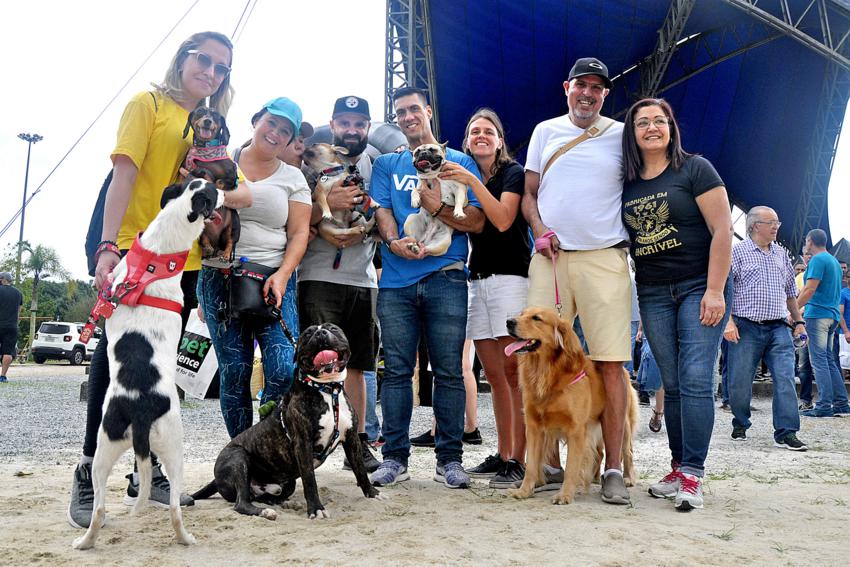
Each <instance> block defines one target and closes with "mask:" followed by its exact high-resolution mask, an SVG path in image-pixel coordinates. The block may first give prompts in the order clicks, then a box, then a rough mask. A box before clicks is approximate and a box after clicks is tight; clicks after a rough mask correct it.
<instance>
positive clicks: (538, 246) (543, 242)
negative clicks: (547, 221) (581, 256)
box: [534, 230, 562, 317]
mask: <svg viewBox="0 0 850 567" xmlns="http://www.w3.org/2000/svg"><path fill="white" fill-rule="evenodd" d="M554 237H555V232H554V231H552V230H550V231H548V232H546V233H544V234H543V235H542V236H540V238H536V239H535V240H534V249H535V250H537V251H538V252H543V251H544V250H547V249H548V250H550V251H551V252H552V279H553V281H554V282H555V309H557V310H558V317H560V316H561V307H562V305H561V292H560V291H559V290H558V270H557V266H556V263H557V256H558V251H557V250H555V249H553V248H552V238H554Z"/></svg>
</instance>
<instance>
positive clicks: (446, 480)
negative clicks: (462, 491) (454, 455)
mask: <svg viewBox="0 0 850 567" xmlns="http://www.w3.org/2000/svg"><path fill="white" fill-rule="evenodd" d="M434 480H435V481H437V482H442V483H443V484H445V485H446V486H447V487H448V488H469V484H470V480H469V475H468V474H466V471H465V470H463V465H461V464H460V463H459V462H457V461H451V462H448V463H445V464H442V465H441V464H440V463H437V470H436V472H435V473H434Z"/></svg>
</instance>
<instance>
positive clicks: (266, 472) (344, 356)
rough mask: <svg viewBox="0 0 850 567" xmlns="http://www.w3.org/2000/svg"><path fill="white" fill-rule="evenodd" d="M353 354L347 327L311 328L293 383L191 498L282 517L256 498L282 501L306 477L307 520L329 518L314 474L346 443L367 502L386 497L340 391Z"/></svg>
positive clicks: (233, 445) (304, 335)
mask: <svg viewBox="0 0 850 567" xmlns="http://www.w3.org/2000/svg"><path fill="white" fill-rule="evenodd" d="M350 354H351V351H350V350H349V346H348V340H347V339H346V337H345V334H344V333H343V332H342V329H340V328H339V327H337V326H336V325H333V324H330V323H325V324H322V325H313V326H312V327H309V328H307V330H305V331H304V332H303V333H302V334H301V337H300V338H299V340H298V347H297V349H296V353H295V356H296V361H297V364H298V368H297V370H296V377H295V382H294V383H293V385H292V388H291V389H290V391H289V393H287V394H286V395H285V396H284V397H283V400H282V402H281V403H280V404H279V405H278V406H277V407H276V408H275V409H274V411H273V412H272V413H271V414H270V415H269V416H268V417H266V418H265V419H263V420H262V421H260V422H259V423H257V424H255V425H254V426H253V427H251V428H249V429H247V430H246V431H243V432H242V433H240V434H239V435H237V436H236V437H235V438H234V439H233V440H232V441H231V442H230V443H229V444H228V445H227V446H226V447H225V448H224V449H222V451H221V453H220V454H219V456H218V459H217V460H216V462H215V469H214V472H215V479H214V480H213V481H212V482H210V483H209V484H207V485H206V486H205V487H204V488H202V489H201V490H199V491H198V492H196V493H195V494H193V495H192V496H193V498H195V499H196V500H201V499H204V498H208V497H210V496H212V495H213V494H215V493H216V492H218V493H220V494H221V495H222V496H223V497H224V499H225V500H227V501H228V502H235V506H234V509H235V510H236V511H237V512H239V513H240V514H246V515H249V516H262V517H264V518H268V519H269V520H274V519H276V518H277V512H275V511H274V510H273V509H272V508H260V507H258V506H255V505H254V504H253V503H252V500H256V501H258V502H263V503H266V504H282V503H283V502H284V501H285V500H286V499H287V498H289V497H290V496H291V495H292V493H293V492H294V491H295V479H297V478H299V477H300V478H301V484H302V485H303V487H304V498H305V499H306V500H307V517H309V518H327V517H329V515H328V513H327V511H326V510H325V507H324V506H323V505H322V502H321V500H319V489H318V487H317V486H316V474H315V469H316V468H318V467H319V466H321V464H322V463H323V462H324V461H325V459H326V458H327V457H328V455H330V454H331V452H333V450H334V449H335V448H336V446H337V445H338V444H340V443H342V446H343V449H345V455H346V456H347V457H348V461H349V462H350V463H351V466H352V468H353V470H354V476H355V478H356V479H357V486H359V487H360V489H361V490H362V491H363V495H364V496H366V497H367V498H380V496H379V492H378V490H377V489H376V488H375V487H374V486H372V483H371V482H369V476H368V475H367V473H366V467H365V465H364V464H363V448H362V447H361V443H362V441H361V440H360V437H358V435H357V416H356V415H355V414H354V411H352V409H351V405H350V404H349V402H348V398H347V397H346V396H345V392H344V391H343V389H342V385H343V381H344V380H345V373H346V370H345V365H346V364H347V362H348V358H349V356H350Z"/></svg>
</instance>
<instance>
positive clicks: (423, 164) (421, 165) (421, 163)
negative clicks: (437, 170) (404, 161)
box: [416, 159, 431, 169]
mask: <svg viewBox="0 0 850 567" xmlns="http://www.w3.org/2000/svg"><path fill="white" fill-rule="evenodd" d="M416 165H417V166H419V169H425V168H426V167H428V166H429V165H431V162H429V161H428V160H427V159H421V160H419V163H418V164H416Z"/></svg>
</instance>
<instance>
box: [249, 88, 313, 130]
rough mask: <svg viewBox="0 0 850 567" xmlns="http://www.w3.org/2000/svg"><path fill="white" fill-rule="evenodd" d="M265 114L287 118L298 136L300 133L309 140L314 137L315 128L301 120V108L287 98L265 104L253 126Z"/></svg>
mask: <svg viewBox="0 0 850 567" xmlns="http://www.w3.org/2000/svg"><path fill="white" fill-rule="evenodd" d="M264 112H269V113H271V114H274V115H275V116H280V117H281V118H286V119H287V120H289V121H290V122H291V123H292V126H293V127H294V129H295V132H296V134H298V133H300V135H301V136H302V137H304V138H309V137H310V136H312V135H313V126H312V125H311V124H310V123H309V122H304V121H302V120H301V107H299V106H298V105H297V104H295V103H294V102H292V101H291V100H290V99H288V98H286V97H285V96H282V97H278V98H274V99H272V100H270V101H268V102H267V103H266V104H264V105H263V109H262V110H260V111H259V112H258V113H257V114H255V115H254V116H253V118H251V124H254V123H256V122H257V120H259V119H260V117H261V116H262V115H263V113H264Z"/></svg>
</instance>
